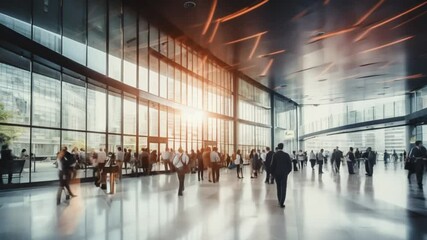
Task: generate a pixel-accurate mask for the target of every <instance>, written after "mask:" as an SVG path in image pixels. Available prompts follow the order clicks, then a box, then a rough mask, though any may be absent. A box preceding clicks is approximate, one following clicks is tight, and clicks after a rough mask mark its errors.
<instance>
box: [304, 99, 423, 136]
mask: <svg viewBox="0 0 427 240" xmlns="http://www.w3.org/2000/svg"><path fill="white" fill-rule="evenodd" d="M426 98H427V96H426ZM426 103H427V101H426ZM406 114H407V113H406V103H405V99H401V100H397V101H390V102H386V103H383V104H375V106H369V107H365V108H363V109H358V110H347V111H346V112H341V113H337V114H329V115H327V116H325V117H322V118H320V119H316V120H314V121H311V122H308V123H306V124H303V125H301V126H300V135H305V134H309V133H313V132H318V131H322V130H326V129H330V128H336V127H342V126H346V125H351V124H356V123H363V122H369V121H373V120H381V119H387V118H393V117H400V116H405V115H406Z"/></svg>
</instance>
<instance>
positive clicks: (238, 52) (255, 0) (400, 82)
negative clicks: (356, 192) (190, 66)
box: [146, 0, 427, 104]
mask: <svg viewBox="0 0 427 240" xmlns="http://www.w3.org/2000/svg"><path fill="white" fill-rule="evenodd" d="M146 2H147V3H148V4H149V5H150V6H151V7H152V8H154V10H155V11H156V12H157V13H158V14H160V15H161V16H163V17H164V18H166V19H168V20H169V21H170V22H172V23H173V24H174V25H175V26H177V27H178V28H179V29H180V30H182V31H183V32H184V33H185V34H186V35H187V36H189V37H190V38H191V39H192V40H194V41H195V42H197V43H199V44H200V45H201V46H202V47H204V48H207V49H209V50H210V51H211V52H212V53H213V54H214V55H215V56H217V57H218V58H219V59H221V60H223V61H224V62H226V63H228V64H230V65H232V66H234V67H235V68H236V69H238V70H240V71H241V72H243V73H244V74H246V75H247V76H249V77H251V78H253V79H255V80H257V81H259V82H260V83H261V84H263V85H265V86H267V87H269V88H272V89H275V91H277V92H278V93H280V94H282V95H284V96H286V97H288V98H290V99H292V100H294V101H296V102H297V103H299V104H326V103H336V102H348V101H355V100H366V99H374V98H383V97H391V96H401V95H404V94H406V93H408V92H410V91H413V90H415V89H418V88H420V87H422V86H424V85H426V84H427V78H426V75H427V44H426V43H427V27H426V24H427V14H426V13H427V1H425V0H424V1H420V0H217V1H216V0H193V2H195V3H196V6H195V7H193V8H185V7H184V3H185V2H187V0H146ZM215 3H216V7H213V5H215ZM242 9H243V10H244V9H247V10H249V11H248V12H246V13H244V12H242ZM211 10H213V11H212V13H213V15H212V21H211V23H210V24H209V25H208V28H207V30H206V32H205V34H203V32H204V30H205V26H207V22H209V15H210V12H211ZM235 13H243V14H241V15H240V14H235ZM237 15H240V16H237ZM227 16H228V17H227ZM217 22H219V24H218V28H217V32H216V34H213V33H214V31H215V26H216V25H217ZM246 38H247V39H246ZM210 39H212V41H209V40H210ZM235 40H241V41H235ZM257 42H258V43H259V44H257ZM283 50H284V52H282V51H283ZM270 53H271V54H270ZM274 53H276V54H274ZM269 66H270V67H269Z"/></svg>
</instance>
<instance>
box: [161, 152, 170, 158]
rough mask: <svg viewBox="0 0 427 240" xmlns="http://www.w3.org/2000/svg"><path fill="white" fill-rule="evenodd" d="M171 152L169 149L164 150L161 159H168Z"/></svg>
mask: <svg viewBox="0 0 427 240" xmlns="http://www.w3.org/2000/svg"><path fill="white" fill-rule="evenodd" d="M170 155H171V153H170V152H169V151H164V152H163V153H162V159H163V160H169V158H170Z"/></svg>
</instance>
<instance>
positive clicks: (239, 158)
mask: <svg viewBox="0 0 427 240" xmlns="http://www.w3.org/2000/svg"><path fill="white" fill-rule="evenodd" d="M234 158H235V159H234V164H235V165H236V169H237V178H238V179H240V178H243V159H242V156H241V155H240V149H238V150H237V153H236V154H234ZM239 173H240V174H239Z"/></svg>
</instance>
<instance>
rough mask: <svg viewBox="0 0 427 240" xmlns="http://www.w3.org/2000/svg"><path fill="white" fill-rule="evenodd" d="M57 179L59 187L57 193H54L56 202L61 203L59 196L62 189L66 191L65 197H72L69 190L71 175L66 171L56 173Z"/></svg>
mask: <svg viewBox="0 0 427 240" xmlns="http://www.w3.org/2000/svg"><path fill="white" fill-rule="evenodd" d="M58 178H59V187H58V192H57V193H56V201H57V202H58V203H59V202H60V201H61V195H62V191H63V190H64V188H65V189H66V190H67V192H68V194H67V195H73V193H72V192H71V189H70V179H71V173H70V172H67V171H58Z"/></svg>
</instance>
